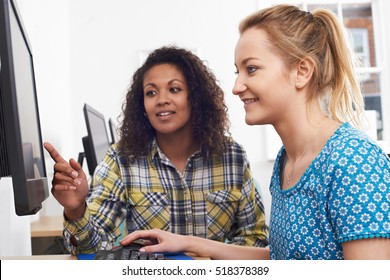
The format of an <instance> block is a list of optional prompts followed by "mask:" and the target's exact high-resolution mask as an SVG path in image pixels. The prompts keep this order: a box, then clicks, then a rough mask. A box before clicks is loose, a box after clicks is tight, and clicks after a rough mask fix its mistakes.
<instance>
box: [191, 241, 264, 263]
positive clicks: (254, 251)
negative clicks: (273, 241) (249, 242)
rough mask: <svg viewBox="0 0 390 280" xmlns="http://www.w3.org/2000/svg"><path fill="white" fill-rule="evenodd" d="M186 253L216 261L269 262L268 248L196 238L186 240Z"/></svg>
mask: <svg viewBox="0 0 390 280" xmlns="http://www.w3.org/2000/svg"><path fill="white" fill-rule="evenodd" d="M184 242H185V244H186V245H185V251H186V252H189V253H193V254H195V255H198V256H201V257H208V258H210V259H215V260H259V259H264V260H267V259H269V258H270V255H269V249H268V248H258V247H249V246H239V245H232V244H226V243H222V242H218V241H214V240H209V239H203V238H199V237H194V236H186V237H185V238H184Z"/></svg>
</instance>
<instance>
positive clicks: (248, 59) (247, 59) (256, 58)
mask: <svg viewBox="0 0 390 280" xmlns="http://www.w3.org/2000/svg"><path fill="white" fill-rule="evenodd" d="M250 60H259V61H261V59H260V58H258V57H253V56H250V57H246V58H244V59H243V60H242V61H241V65H245V64H246V63H247V62H248V61H250ZM234 65H235V66H237V65H236V63H234Z"/></svg>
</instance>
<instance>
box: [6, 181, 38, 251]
mask: <svg viewBox="0 0 390 280" xmlns="http://www.w3.org/2000/svg"><path fill="white" fill-rule="evenodd" d="M0 199H1V203H0V221H1V230H0V256H30V255H31V235H30V219H29V217H28V216H17V215H16V213H15V206H14V191H13V188H12V179H11V178H10V177H8V178H1V180H0Z"/></svg>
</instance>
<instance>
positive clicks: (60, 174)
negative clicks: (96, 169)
mask: <svg viewBox="0 0 390 280" xmlns="http://www.w3.org/2000/svg"><path fill="white" fill-rule="evenodd" d="M44 147H45V149H46V151H47V152H48V153H49V154H50V157H51V158H52V159H53V160H54V162H55V164H54V176H53V181H52V189H51V193H52V194H53V196H54V198H55V199H56V200H57V201H58V202H59V203H60V204H61V205H62V206H64V214H65V216H66V217H67V218H68V219H69V220H76V219H78V218H81V217H82V216H83V215H84V211H85V199H86V197H87V195H88V191H89V187H88V180H87V176H86V175H85V173H84V171H83V169H82V166H81V165H80V164H79V163H78V162H77V161H75V160H74V159H70V160H69V162H67V161H66V160H64V158H63V157H62V156H61V155H60V154H59V153H58V152H57V150H56V149H55V148H54V147H53V146H52V145H51V144H50V143H47V142H45V143H44Z"/></svg>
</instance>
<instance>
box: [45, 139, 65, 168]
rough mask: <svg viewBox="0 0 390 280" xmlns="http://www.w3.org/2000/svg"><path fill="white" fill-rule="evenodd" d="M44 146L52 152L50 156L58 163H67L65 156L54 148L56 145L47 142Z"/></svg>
mask: <svg viewBox="0 0 390 280" xmlns="http://www.w3.org/2000/svg"><path fill="white" fill-rule="evenodd" d="M43 146H44V147H45V149H46V151H47V152H48V153H49V154H50V157H51V158H52V159H53V160H54V161H55V162H57V163H66V160H64V158H63V157H62V156H61V155H60V154H59V153H58V152H57V150H56V149H54V147H53V146H52V145H51V144H50V143H48V142H45V143H44V144H43Z"/></svg>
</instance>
